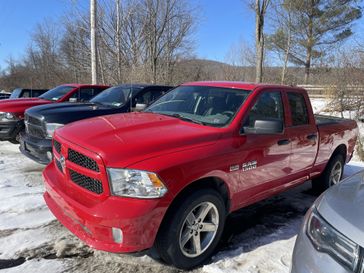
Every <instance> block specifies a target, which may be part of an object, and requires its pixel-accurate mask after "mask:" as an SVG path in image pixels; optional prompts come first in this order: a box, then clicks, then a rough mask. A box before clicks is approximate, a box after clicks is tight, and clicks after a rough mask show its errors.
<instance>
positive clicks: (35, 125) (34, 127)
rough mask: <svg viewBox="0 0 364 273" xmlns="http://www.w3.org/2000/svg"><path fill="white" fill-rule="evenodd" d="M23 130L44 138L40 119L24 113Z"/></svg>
mask: <svg viewBox="0 0 364 273" xmlns="http://www.w3.org/2000/svg"><path fill="white" fill-rule="evenodd" d="M25 130H26V132H27V133H28V134H29V135H30V136H33V137H36V138H45V137H46V132H45V129H44V128H43V125H42V120H40V119H38V118H35V117H32V116H30V115H27V114H25Z"/></svg>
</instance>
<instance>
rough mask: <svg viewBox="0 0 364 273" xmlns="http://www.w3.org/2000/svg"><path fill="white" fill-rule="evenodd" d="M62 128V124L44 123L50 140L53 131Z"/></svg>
mask: <svg viewBox="0 0 364 273" xmlns="http://www.w3.org/2000/svg"><path fill="white" fill-rule="evenodd" d="M63 126H64V124H60V123H46V129H47V135H48V137H49V138H52V137H53V133H54V131H55V130H56V129H58V128H60V127H63Z"/></svg>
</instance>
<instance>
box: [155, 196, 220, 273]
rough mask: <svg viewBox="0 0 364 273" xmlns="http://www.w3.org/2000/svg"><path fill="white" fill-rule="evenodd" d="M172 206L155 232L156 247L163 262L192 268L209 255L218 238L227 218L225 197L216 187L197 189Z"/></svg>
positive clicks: (178, 266) (181, 267) (182, 267)
mask: <svg viewBox="0 0 364 273" xmlns="http://www.w3.org/2000/svg"><path fill="white" fill-rule="evenodd" d="M174 208H176V210H175V211H170V212H169V213H168V215H167V216H166V217H167V218H166V219H165V221H164V222H163V224H162V226H161V228H160V230H159V232H158V235H157V239H156V244H155V247H156V249H157V251H158V253H159V255H160V257H161V258H162V259H163V260H164V261H165V262H167V263H169V264H173V265H174V266H175V267H177V268H180V269H191V268H194V267H196V266H198V265H200V264H202V263H203V262H204V261H205V260H206V259H207V258H208V257H210V256H211V254H212V253H213V251H214V250H215V248H216V246H217V245H218V243H219V241H220V238H221V235H222V232H223V229H224V224H225V218H226V208H225V204H224V200H223V199H222V197H221V196H220V195H219V193H218V192H216V191H215V190H211V189H206V190H198V191H195V192H194V193H192V194H190V195H188V196H186V197H185V198H183V199H182V200H181V201H180V202H179V203H178V204H177V206H174Z"/></svg>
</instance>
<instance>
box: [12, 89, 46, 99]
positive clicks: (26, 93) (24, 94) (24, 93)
mask: <svg viewBox="0 0 364 273" xmlns="http://www.w3.org/2000/svg"><path fill="white" fill-rule="evenodd" d="M47 91H48V89H27V88H16V89H14V90H13V91H12V92H11V95H10V98H9V99H19V98H35V97H39V96H40V95H42V94H44V93H45V92H47Z"/></svg>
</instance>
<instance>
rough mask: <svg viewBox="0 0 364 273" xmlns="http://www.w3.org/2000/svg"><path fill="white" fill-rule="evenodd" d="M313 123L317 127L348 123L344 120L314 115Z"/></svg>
mask: <svg viewBox="0 0 364 273" xmlns="http://www.w3.org/2000/svg"><path fill="white" fill-rule="evenodd" d="M315 121H316V124H317V126H320V125H329V124H338V123H344V122H348V121H350V120H349V119H346V118H339V117H333V116H325V115H315Z"/></svg>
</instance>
